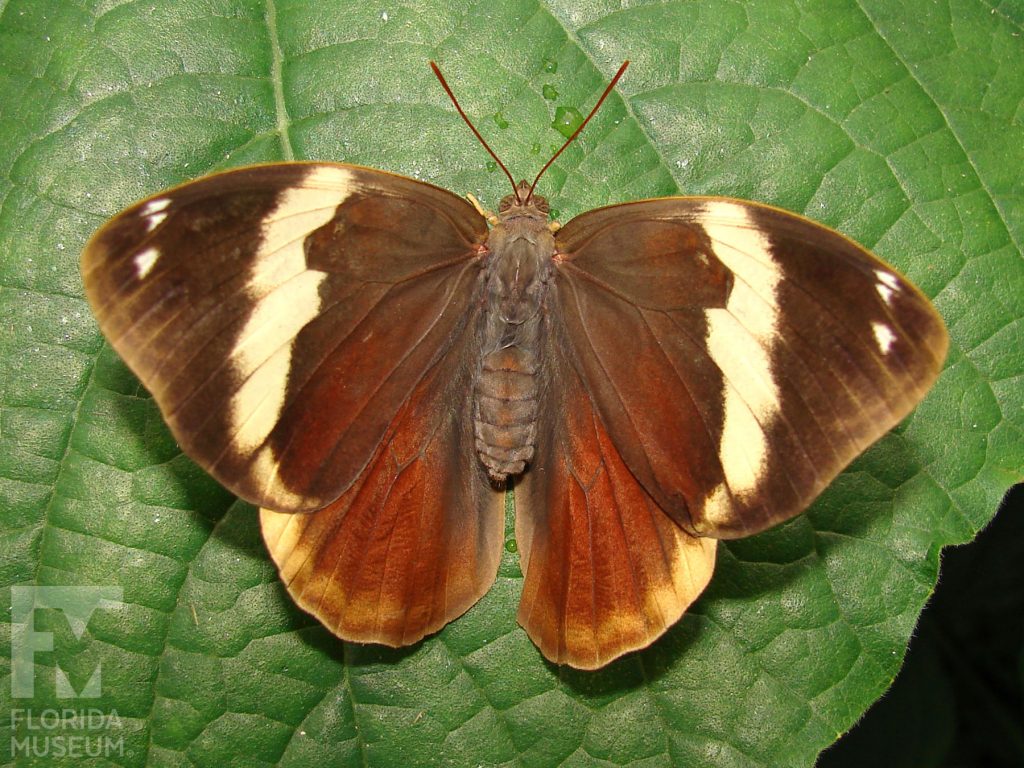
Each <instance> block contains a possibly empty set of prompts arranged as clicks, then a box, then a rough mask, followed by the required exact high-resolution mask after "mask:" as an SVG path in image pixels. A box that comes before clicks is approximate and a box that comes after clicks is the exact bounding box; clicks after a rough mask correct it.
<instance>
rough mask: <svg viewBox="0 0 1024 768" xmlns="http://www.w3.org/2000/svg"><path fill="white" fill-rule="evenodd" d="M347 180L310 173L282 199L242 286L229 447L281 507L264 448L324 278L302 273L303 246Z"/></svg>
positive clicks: (322, 171)
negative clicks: (246, 304)
mask: <svg viewBox="0 0 1024 768" xmlns="http://www.w3.org/2000/svg"><path fill="white" fill-rule="evenodd" d="M352 175H353V174H352V172H351V171H348V170H346V169H343V168H336V167H331V166H319V167H312V168H311V169H310V172H309V174H308V175H307V176H306V178H305V179H304V180H303V183H302V185H301V186H298V187H295V188H293V189H290V190H287V191H285V192H284V193H282V195H281V198H280V200H279V201H278V204H277V207H276V208H275V209H274V210H273V211H272V212H271V213H270V214H268V215H267V217H266V218H265V219H264V221H263V228H262V235H263V238H262V240H261V242H260V244H259V250H258V252H257V253H256V255H255V257H254V259H253V268H252V270H251V273H250V277H249V282H248V285H247V286H246V293H247V295H248V297H249V299H250V300H251V301H253V302H254V306H255V309H254V310H253V311H252V313H251V314H250V315H249V318H248V320H247V321H246V323H245V326H244V328H242V330H241V332H240V333H239V335H238V339H237V343H236V345H235V348H234V350H232V353H231V366H232V371H233V373H234V374H235V376H236V378H237V379H238V380H240V381H242V384H241V386H240V387H239V388H238V390H237V391H236V392H235V393H234V396H233V397H232V401H231V415H230V423H231V425H232V427H233V430H234V447H235V449H236V450H237V451H239V452H240V453H242V454H243V455H249V457H250V461H251V462H252V472H253V474H254V475H255V476H256V477H258V478H260V480H261V482H262V483H263V485H264V488H266V489H267V492H268V493H269V494H270V495H271V496H272V497H277V498H280V499H285V498H286V497H287V495H288V491H287V489H285V488H283V487H282V486H281V483H280V482H279V481H278V478H277V461H276V459H275V458H274V456H273V453H272V451H271V449H270V447H269V446H265V445H264V443H265V442H266V439H267V437H268V435H270V433H271V431H272V430H273V429H274V426H275V425H276V424H277V422H278V419H279V418H280V416H281V410H282V408H283V407H284V402H285V395H286V394H287V387H288V373H289V371H290V370H291V360H292V351H293V347H294V344H295V337H296V336H297V335H298V334H299V332H300V331H301V330H302V329H303V328H304V327H305V326H306V325H307V324H308V323H309V322H310V321H311V320H313V319H314V318H315V317H316V316H317V315H318V314H319V312H320V286H321V284H322V283H323V281H324V280H325V279H326V277H327V273H325V272H319V271H316V270H311V269H308V268H307V266H306V258H305V251H304V249H303V245H304V243H305V240H306V237H307V236H308V235H309V234H311V233H312V232H313V231H315V230H316V229H318V228H320V227H322V226H323V225H324V224H326V223H327V222H329V221H330V220H331V219H332V218H333V217H334V212H335V210H336V209H337V207H338V206H339V205H341V203H342V202H344V201H345V199H346V198H348V196H349V195H350V194H352V191H353V189H354V187H353V185H352ZM293 501H295V502H298V498H296V499H294V500H293Z"/></svg>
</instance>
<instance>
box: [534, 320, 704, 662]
mask: <svg viewBox="0 0 1024 768" xmlns="http://www.w3.org/2000/svg"><path fill="white" fill-rule="evenodd" d="M574 346H575V343H574V342H573V340H572V339H570V338H569V337H568V336H567V334H566V328H565V327H564V326H562V325H561V323H560V321H559V320H558V319H557V318H552V321H551V324H550V326H549V328H548V335H547V337H546V344H545V345H544V350H543V351H544V354H545V359H546V365H547V366H548V370H549V371H550V376H549V377H547V382H548V384H547V386H545V388H544V391H543V392H542V398H543V402H544V407H543V408H542V409H541V420H540V423H539V425H538V438H537V452H536V455H535V457H534V460H533V462H532V464H531V467H530V469H529V470H528V471H527V472H526V474H524V475H523V477H522V480H521V481H520V483H519V485H517V487H516V540H517V541H518V542H519V551H520V562H521V563H522V568H523V576H524V581H523V594H522V600H521V602H520V605H519V615H518V618H519V623H520V624H522V626H523V627H524V628H525V629H526V631H527V633H528V634H529V635H530V638H531V639H532V640H533V641H534V642H535V643H536V644H537V646H538V647H539V648H540V649H541V651H542V652H543V653H544V655H545V656H546V657H547V658H549V659H551V660H552V661H555V662H558V663H564V664H571V665H572V666H574V667H577V668H583V669H595V668H597V667H601V666H603V665H605V664H607V663H608V662H609V661H611V660H612V659H614V658H617V657H618V656H621V655H622V654H624V653H627V652H629V651H632V650H636V649H638V648H643V647H645V646H647V645H649V644H650V643H651V642H653V641H654V640H655V639H656V638H657V637H659V636H660V635H661V634H662V633H664V632H665V630H666V629H668V628H669V627H670V626H671V625H672V624H674V623H675V622H676V621H677V620H678V619H679V617H680V616H682V614H683V612H684V611H685V610H686V609H687V608H688V607H689V606H690V604H691V603H692V602H693V601H694V600H696V599H697V596H698V595H699V594H700V593H701V591H703V589H704V587H705V586H706V585H707V583H708V581H709V580H710V578H711V573H712V570H713V568H714V563H715V547H716V542H715V540H714V539H709V538H699V537H696V536H691V535H690V534H689V533H687V532H686V531H685V530H683V528H682V527H681V526H679V525H677V524H676V523H675V522H674V521H673V520H672V519H671V518H670V517H669V516H668V515H666V514H665V513H664V512H663V511H662V509H661V508H660V507H659V506H658V503H657V502H656V501H655V499H654V498H652V496H651V495H650V494H649V493H648V492H647V491H646V490H645V489H644V487H643V486H642V485H641V484H640V482H639V481H638V480H637V478H636V477H635V476H634V474H633V473H632V472H631V471H630V469H629V468H627V466H626V464H625V462H624V461H623V458H622V455H621V452H620V450H619V449H618V447H617V446H616V445H615V444H614V443H613V441H612V439H611V437H610V435H609V432H608V430H607V429H606V428H605V426H604V424H603V422H602V419H601V417H600V416H599V414H598V411H597V409H596V408H595V404H594V399H595V398H594V397H593V396H592V395H591V393H590V392H588V390H587V389H586V388H585V387H584V384H583V381H582V379H581V377H580V375H579V374H578V373H577V370H576V366H575V365H574V364H573V361H572V354H573V353H572V349H573V347H574Z"/></svg>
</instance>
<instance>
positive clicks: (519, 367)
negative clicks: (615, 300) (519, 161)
mask: <svg viewBox="0 0 1024 768" xmlns="http://www.w3.org/2000/svg"><path fill="white" fill-rule="evenodd" d="M521 189H522V188H521ZM521 197H522V198H523V199H525V197H526V195H525V194H522V195H521ZM487 248H488V251H489V254H488V258H487V262H486V267H485V276H484V280H485V307H484V312H483V318H482V323H483V329H482V342H483V343H482V345H481V352H480V358H479V361H478V363H477V370H476V376H475V378H474V386H473V429H474V435H475V438H476V450H477V453H478V454H479V456H480V460H481V461H482V462H483V464H484V466H485V467H486V468H487V472H488V474H489V475H490V476H491V478H492V479H494V480H495V481H496V482H499V483H500V482H502V481H504V480H505V478H506V477H507V476H509V475H518V474H520V473H521V472H522V471H523V470H524V469H525V468H526V465H527V464H528V463H529V461H530V459H531V458H532V457H533V450H534V442H535V440H536V434H537V405H538V381H537V376H538V372H539V370H540V358H539V355H540V348H541V345H540V339H541V334H542V332H543V317H544V314H543V312H542V311H541V310H542V307H543V305H544V301H545V297H546V295H547V288H548V279H549V276H550V274H551V256H552V254H553V253H554V248H555V241H554V236H553V235H552V233H551V229H550V228H549V227H548V219H547V203H546V202H545V201H544V200H543V198H536V197H535V198H533V200H532V201H531V202H530V203H528V204H526V205H518V204H516V203H515V202H514V199H513V200H510V199H509V198H506V199H505V200H503V201H502V205H501V208H500V212H499V214H498V222H497V224H495V225H494V227H493V229H492V230H491V233H490V236H489V238H488V240H487Z"/></svg>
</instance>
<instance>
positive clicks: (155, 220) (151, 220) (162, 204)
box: [141, 197, 171, 232]
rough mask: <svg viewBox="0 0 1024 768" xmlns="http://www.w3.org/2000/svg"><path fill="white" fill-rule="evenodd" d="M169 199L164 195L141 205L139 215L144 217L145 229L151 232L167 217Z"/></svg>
mask: <svg viewBox="0 0 1024 768" xmlns="http://www.w3.org/2000/svg"><path fill="white" fill-rule="evenodd" d="M170 204H171V201H170V200H169V199H168V198H166V197H161V198H158V199H156V200H150V201H149V202H148V203H146V204H145V205H144V206H142V212H141V215H142V216H143V217H144V218H145V219H146V231H147V232H152V231H153V230H154V229H156V228H157V227H158V226H160V224H161V223H162V222H163V220H164V219H166V218H167V213H166V211H167V206H169V205H170Z"/></svg>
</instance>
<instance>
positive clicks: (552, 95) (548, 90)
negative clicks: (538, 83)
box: [540, 83, 558, 101]
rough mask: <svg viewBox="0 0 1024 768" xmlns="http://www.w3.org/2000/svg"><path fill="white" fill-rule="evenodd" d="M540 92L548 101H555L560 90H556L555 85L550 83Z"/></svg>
mask: <svg viewBox="0 0 1024 768" xmlns="http://www.w3.org/2000/svg"><path fill="white" fill-rule="evenodd" d="M540 92H541V94H542V95H543V96H544V98H545V99H547V100H548V101H554V100H555V99H557V98H558V91H557V90H555V86H553V85H551V84H550V83H548V84H547V85H545V86H544V87H543V88H541V90H540Z"/></svg>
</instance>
